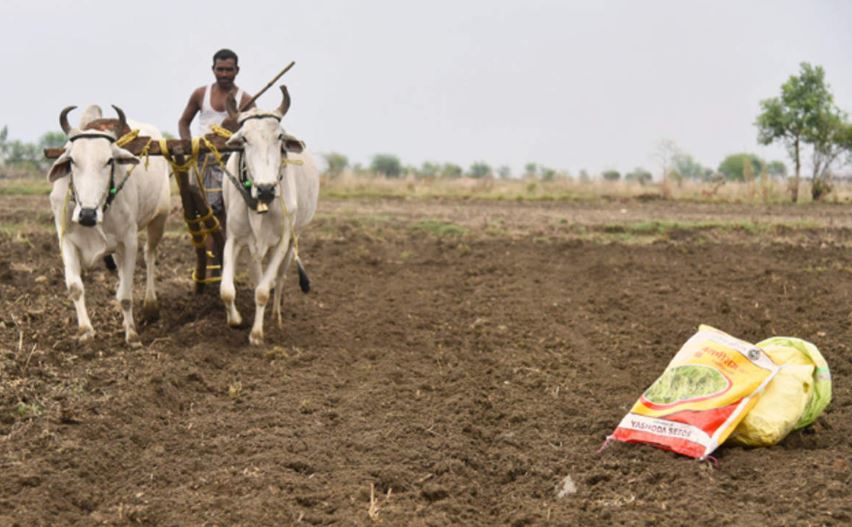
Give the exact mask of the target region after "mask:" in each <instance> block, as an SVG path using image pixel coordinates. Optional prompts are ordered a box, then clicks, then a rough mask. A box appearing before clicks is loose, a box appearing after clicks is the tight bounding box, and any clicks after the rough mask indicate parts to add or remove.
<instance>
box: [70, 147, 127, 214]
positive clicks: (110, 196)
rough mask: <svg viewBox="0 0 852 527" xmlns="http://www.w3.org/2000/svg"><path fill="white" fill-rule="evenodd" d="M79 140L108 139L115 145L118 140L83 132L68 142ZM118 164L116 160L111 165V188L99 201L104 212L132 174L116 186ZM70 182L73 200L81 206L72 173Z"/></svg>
mask: <svg viewBox="0 0 852 527" xmlns="http://www.w3.org/2000/svg"><path fill="white" fill-rule="evenodd" d="M77 139H106V140H107V141H109V142H110V143H115V142H116V138H115V137H113V136H112V135H109V134H105V133H101V132H83V133H80V134H76V135H74V136H72V137H69V138H68V140H69V141H71V142H74V141H76V140H77ZM117 164H118V161H116V160H115V158H113V159H112V162H111V163H110V172H109V186H108V187H107V191H106V198H105V199H104V198H102V199H100V200H98V205H100V202H101V201H103V204H104V212H106V211H107V210H109V207H110V205H112V202H113V201H114V200H115V197H116V196H117V195H118V193H119V191H121V189H123V188H124V184H125V183H127V180H128V179H130V174H131V173H132V172H128V174H127V175H126V176H125V177H124V179H123V180H122V181H121V183H119V184H118V185H116V184H115V165H117ZM68 178H69V179H68V181H69V183H70V185H69V187H70V188H71V199H72V200H74V202H75V203H77V204H79V203H80V200H78V199H77V190H76V189H75V188H74V172H73V171H70V172H69V174H68Z"/></svg>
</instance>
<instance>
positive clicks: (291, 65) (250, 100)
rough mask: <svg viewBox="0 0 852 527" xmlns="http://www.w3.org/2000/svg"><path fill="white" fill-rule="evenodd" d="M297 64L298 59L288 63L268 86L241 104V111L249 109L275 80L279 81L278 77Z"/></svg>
mask: <svg viewBox="0 0 852 527" xmlns="http://www.w3.org/2000/svg"><path fill="white" fill-rule="evenodd" d="M295 65H296V61H293V62H291V63H290V64H288V65H287V67H286V68H284V69H283V70H281V72H280V73H278V75H276V76H275V77H274V78H273V79H272V80H271V81H269V83H268V84H267V85H266V86H264V87H263V89H262V90H260V91H259V92H257V93H256V94H255V95H254V97H252V98H251V99H249V100H248V102H246V103H245V104H244V105H243V106H241V107H240V111H241V112H244V111H246V110H248V109H249V108H250V107H251V105H252V104H254V101H256V100H257V98H258V97H260V96H261V95H263V94H264V92H265V91H266V90H268V89H269V88H270V87H271V86H272V85H273V84H275V81H277V80H278V79H280V78H281V76H282V75H284V74H285V73H287V71H289V70H290V68H292V67H293V66H295Z"/></svg>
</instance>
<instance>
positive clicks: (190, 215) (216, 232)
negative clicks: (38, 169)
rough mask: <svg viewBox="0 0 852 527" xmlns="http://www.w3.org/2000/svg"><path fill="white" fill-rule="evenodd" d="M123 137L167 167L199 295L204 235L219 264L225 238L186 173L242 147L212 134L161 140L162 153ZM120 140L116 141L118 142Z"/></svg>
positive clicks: (51, 153)
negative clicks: (208, 157)
mask: <svg viewBox="0 0 852 527" xmlns="http://www.w3.org/2000/svg"><path fill="white" fill-rule="evenodd" d="M125 137H126V138H127V142H126V143H124V144H123V145H122V148H124V149H125V150H128V151H130V152H131V153H133V154H134V155H136V156H163V157H165V158H166V160H167V161H168V162H169V165H171V168H172V171H173V173H174V175H175V181H176V182H177V185H178V190H179V191H180V200H181V205H182V206H183V219H184V221H185V222H186V226H187V229H188V230H189V235H190V239H191V242H192V246H193V247H194V248H195V257H196V263H195V271H194V273H193V275H192V277H193V280H194V281H195V292H196V294H201V293H202V292H204V289H205V286H206V285H207V283H209V282H212V281H214V280H212V279H208V278H207V258H208V255H207V249H206V244H205V240H206V239H207V236H208V235H210V236H213V241H214V244H213V245H214V247H215V251H216V253H217V254H216V255H215V256H216V257H218V261H220V262H221V261H222V250H223V248H224V246H225V239H224V236H223V235H222V226H221V225H219V220H218V219H217V218H216V216H215V215H214V214H213V209H212V208H211V207H210V204H209V203H208V201H207V195H206V192H204V189H203V188H200V187H199V186H195V185H190V184H189V173H190V171H191V170H192V169H193V168H195V169H198V165H197V163H198V157H199V156H200V154H206V153H214V155H215V154H218V153H222V152H241V151H242V149H243V147H242V145H227V144H225V143H226V141H227V138H226V137H223V136H222V135H217V134H215V133H214V134H207V135H206V136H204V139H201V138H197V139H196V141H197V144H196V145H193V141H188V140H185V139H168V140H165V141H164V142H163V144H164V146H165V147H166V149H165V150H163V149H162V148H161V144H160V142H159V141H156V140H152V139H151V138H150V137H145V136H137V137H133V136H132V135H131V134H128V135H127V136H125ZM122 139H123V138H120V139H119V141H121V140H122ZM198 139H201V140H198ZM304 146H305V145H304V143H303V142H302V141H300V140H299V139H297V138H295V137H293V136H287V137H286V138H285V141H284V148H285V150H287V151H289V152H296V153H298V152H301V151H302V150H303V149H304ZM63 151H64V149H63V148H45V149H44V156H45V157H46V158H47V159H57V158H58V157H59V156H61V155H62V153H63ZM217 157H218V156H217Z"/></svg>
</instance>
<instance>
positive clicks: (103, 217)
mask: <svg viewBox="0 0 852 527" xmlns="http://www.w3.org/2000/svg"><path fill="white" fill-rule="evenodd" d="M281 92H282V97H283V99H282V102H281V105H280V106H279V107H278V108H277V109H275V110H273V111H262V110H259V109H256V108H254V109H251V110H249V111H247V112H238V111H237V107H236V103H235V102H234V101H232V100H231V101H228V112H229V114H230V115H231V116H232V117H235V118H236V119H237V122H238V123H239V125H240V128H239V130H238V131H237V132H236V133H235V134H234V135H233V136H231V138H230V139H229V140H228V143H230V144H240V145H242V146H243V154H242V155H232V156H231V158H230V160H229V161H228V165H227V170H228V172H229V173H230V174H232V175H236V174H240V173H241V174H242V178H243V180H244V182H243V183H242V184H241V185H242V188H238V186H237V184H236V181H233V182H232V181H228V179H230V178H226V181H224V182H223V185H222V187H223V188H222V192H223V198H224V204H225V210H226V212H227V226H226V242H225V249H224V258H223V260H224V261H223V269H222V282H221V284H220V286H219V290H220V296H221V297H222V301H223V302H224V303H225V308H226V311H227V316H228V324H229V325H230V326H232V327H237V326H239V325H240V324H241V323H242V318H241V316H240V314H239V312H238V311H237V308H236V306H235V304H234V299H235V296H236V290H235V288H234V272H235V266H236V265H237V259H238V256H239V254H240V252H241V250H242V249H244V248H246V247H247V248H248V249H249V252H250V253H251V264H250V267H249V274H250V276H251V278H252V280H253V281H254V284H255V292H254V298H255V305H256V311H255V319H254V324H253V326H252V329H251V334H250V336H249V342H250V343H251V344H254V345H259V344H262V343H263V318H264V312H265V309H266V304H267V303H268V301H269V293H270V290H271V289H273V287H274V291H275V294H274V299H273V314H274V315H275V316H276V317H277V319H278V322H279V324H280V322H281V295H282V290H283V282H284V276H285V274H286V272H287V269H288V268H289V265H290V263H291V261H292V259H293V255H294V244H293V241H294V240H295V239H297V238H296V237H297V236H298V234H299V232H300V231H301V230H302V229H303V228H304V226H305V225H306V224H307V223H308V222H309V221H310V220H311V218H312V217H313V215H314V212H315V211H316V207H317V199H318V195H319V173H318V171H317V169H316V165H315V164H314V162H313V159H312V157H311V156H310V154H309V153H308V152H307V151H304V152H302V153H299V154H294V153H289V154H288V153H287V152H286V151H285V150H284V140H285V138H284V133H283V131H282V129H281V127H280V121H281V118H282V117H283V116H284V115H285V114H286V113H287V110H288V109H289V107H290V97H289V94H288V93H287V89H286V88H285V87H284V86H281ZM113 108H115V110H116V112H117V113H118V119H104V118H102V115H101V111H100V108H98V107H97V106H90V107H89V108H87V109H86V110H85V111H84V114H83V117H82V118H81V120H80V125H79V127H78V128H72V127H71V126H69V124H68V117H67V116H68V113H69V112H70V111H71V110H72V109H74V107H73V106H72V107H69V108H66V109H65V110H63V111H62V113H61V115H60V118H59V121H60V124H61V125H62V129H63V130H64V131H65V133H66V134H67V135H68V142H67V143H66V145H65V150H64V152H63V153H62V155H61V156H60V157H59V158H58V159H57V160H56V162H55V163H54V164H53V166H52V167H51V168H50V172H49V174H48V178H49V180H50V181H51V182H52V183H53V190H52V191H51V193H50V203H51V207H52V209H53V215H54V219H55V222H56V230H57V233H58V235H59V246H60V250H61V252H62V262H63V264H64V266H65V283H66V285H67V287H68V292H69V294H70V296H71V299H72V300H73V302H74V307H75V308H76V310H77V321H78V326H79V337H80V339H81V340H89V339H91V338H92V337H94V335H95V330H94V328H93V327H92V323H91V320H90V319H89V315H88V313H87V311H86V303H85V292H84V288H83V281H82V277H81V272H82V270H83V269H84V268H87V267H91V266H92V265H93V264H94V263H95V262H96V261H99V260H100V258H101V257H103V256H105V255H108V254H111V253H112V254H114V255H115V260H116V264H117V266H118V280H119V283H118V290H117V292H116V297H117V299H118V302H119V304H120V306H121V311H122V314H123V317H124V333H125V340H126V341H127V343H128V344H130V345H133V346H138V345H140V340H139V335H138V333H137V332H136V324H135V322H134V319H133V272H134V269H135V267H136V256H137V252H138V251H137V247H138V231H139V230H140V229H142V228H145V229H146V230H147V243H146V246H145V267H146V283H145V300H144V304H143V314H144V316H145V317H146V318H154V317H156V316H157V314H158V311H159V308H158V303H157V292H156V287H155V278H156V261H157V244H158V243H159V241H160V240H161V238H162V237H163V230H164V228H165V224H166V217H167V216H168V213H169V210H170V188H169V172H168V167H167V165H166V162H165V160H164V159H162V158H161V157H158V156H152V157H151V158H150V159H149V160H147V163H145V164H140V160H139V158H137V157H136V156H135V155H133V154H132V153H131V152H129V151H127V150H125V149H123V148H121V147H119V146H117V145H116V144H115V141H116V138H117V137H118V136H120V135H122V134H123V133H125V132H126V131H128V130H129V129H134V130H136V129H138V130H139V133H140V135H145V136H150V137H152V138H155V139H156V138H160V137H161V134H160V132H159V130H157V129H156V128H154V127H152V126H150V125H146V124H142V123H135V122H133V121H130V122H128V121H127V120H126V119H125V116H124V112H122V111H121V109H120V108H117V107H113ZM241 158H242V159H241ZM235 178H236V176H235ZM249 188H250V189H251V190H248V189H249ZM258 204H260V206H259V207H258V206H257V205H258ZM264 209H266V211H265V212H257V211H258V210H261V211H263V210H264ZM297 258H298V257H297ZM297 263H299V262H298V261H297ZM300 273H301V265H300Z"/></svg>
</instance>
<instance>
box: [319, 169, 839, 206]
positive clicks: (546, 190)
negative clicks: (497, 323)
mask: <svg viewBox="0 0 852 527" xmlns="http://www.w3.org/2000/svg"><path fill="white" fill-rule="evenodd" d="M322 193H323V196H325V197H331V198H359V197H361V198H371V197H372V198H398V199H418V198H448V199H453V198H455V199H492V200H518V201H594V200H598V199H671V200H685V201H699V202H709V203H714V202H718V203H756V204H757V203H789V202H790V194H789V191H788V185H787V182H786V181H773V180H769V181H760V180H757V181H752V182H749V183H731V182H728V183H725V184H723V185H718V184H717V183H710V182H706V183H705V182H692V181H688V182H683V183H681V184H674V183H671V182H665V183H652V184H648V185H640V184H638V183H634V182H625V181H618V182H608V181H589V182H580V181H570V180H555V181H536V180H525V179H522V180H517V179H513V180H495V179H472V178H459V179H430V178H421V179H417V178H415V177H414V176H407V177H404V178H399V179H387V178H384V177H381V176H376V175H372V174H358V175H356V174H354V173H352V172H344V173H343V174H341V175H340V176H338V177H336V178H329V177H324V178H323V181H322ZM810 201H811V192H810V184H809V183H808V182H807V181H804V182H803V183H802V185H801V187H800V190H799V203H807V202H810ZM825 201H827V202H836V203H852V184H849V183H836V184H835V190H834V191H833V192H832V193H831V194H830V195H829V196H828V197H827V198H826V199H825Z"/></svg>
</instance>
